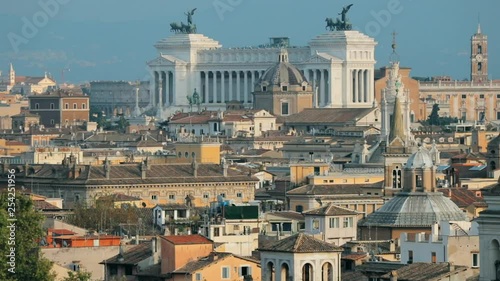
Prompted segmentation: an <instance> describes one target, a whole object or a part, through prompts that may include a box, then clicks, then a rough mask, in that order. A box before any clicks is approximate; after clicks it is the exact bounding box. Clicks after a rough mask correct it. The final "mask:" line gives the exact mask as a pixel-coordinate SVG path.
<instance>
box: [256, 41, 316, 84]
mask: <svg viewBox="0 0 500 281" xmlns="http://www.w3.org/2000/svg"><path fill="white" fill-rule="evenodd" d="M262 86H266V88H267V89H269V90H271V89H275V90H276V89H281V87H282V86H287V87H289V88H290V89H289V90H295V89H296V88H297V90H298V89H302V87H303V86H307V88H308V89H307V90H310V89H309V87H310V86H309V85H308V83H307V79H306V77H305V76H304V74H302V72H301V71H300V70H299V69H298V68H297V67H295V66H294V65H293V64H291V63H289V62H288V53H287V51H286V50H281V51H280V54H279V61H278V63H276V64H275V65H274V66H272V67H270V68H268V69H267V70H266V71H265V72H264V74H263V75H262V77H261V78H260V79H259V81H258V83H257V88H258V89H256V90H261V89H260V88H261V87H262Z"/></svg>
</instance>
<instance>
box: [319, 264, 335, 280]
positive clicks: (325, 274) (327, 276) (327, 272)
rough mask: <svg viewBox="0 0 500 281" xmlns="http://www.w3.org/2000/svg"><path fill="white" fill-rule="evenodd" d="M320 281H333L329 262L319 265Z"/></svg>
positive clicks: (331, 266) (331, 267)
mask: <svg viewBox="0 0 500 281" xmlns="http://www.w3.org/2000/svg"><path fill="white" fill-rule="evenodd" d="M321 281H333V265H332V264H331V263H329V262H325V263H324V264H323V266H322V267H321Z"/></svg>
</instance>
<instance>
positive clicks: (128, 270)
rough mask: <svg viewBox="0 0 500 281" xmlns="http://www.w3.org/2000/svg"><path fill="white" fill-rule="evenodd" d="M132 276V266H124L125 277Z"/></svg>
mask: <svg viewBox="0 0 500 281" xmlns="http://www.w3.org/2000/svg"><path fill="white" fill-rule="evenodd" d="M132 274H133V267H132V265H127V266H125V275H132Z"/></svg>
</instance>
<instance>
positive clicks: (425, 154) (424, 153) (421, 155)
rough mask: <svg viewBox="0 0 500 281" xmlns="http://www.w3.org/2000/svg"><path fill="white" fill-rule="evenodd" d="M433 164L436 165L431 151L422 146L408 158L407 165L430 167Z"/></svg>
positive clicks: (407, 166)
mask: <svg viewBox="0 0 500 281" xmlns="http://www.w3.org/2000/svg"><path fill="white" fill-rule="evenodd" d="M432 166H434V163H433V161H432V157H431V155H430V153H429V151H428V150H427V149H425V148H422V146H420V147H419V148H418V151H417V152H415V153H413V154H412V155H411V156H410V158H408V161H407V162H406V166H405V167H406V168H407V169H415V168H430V167H432Z"/></svg>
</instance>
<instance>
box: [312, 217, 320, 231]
mask: <svg viewBox="0 0 500 281" xmlns="http://www.w3.org/2000/svg"><path fill="white" fill-rule="evenodd" d="M313 229H319V220H318V219H315V220H313Z"/></svg>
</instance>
